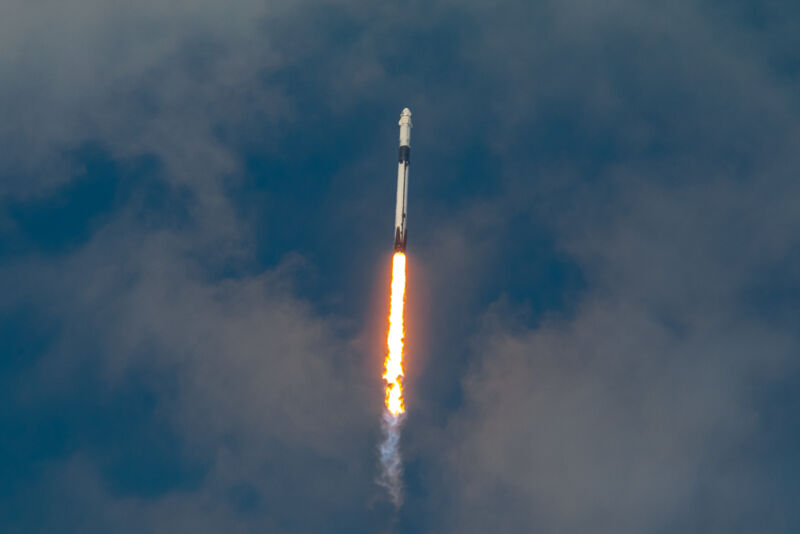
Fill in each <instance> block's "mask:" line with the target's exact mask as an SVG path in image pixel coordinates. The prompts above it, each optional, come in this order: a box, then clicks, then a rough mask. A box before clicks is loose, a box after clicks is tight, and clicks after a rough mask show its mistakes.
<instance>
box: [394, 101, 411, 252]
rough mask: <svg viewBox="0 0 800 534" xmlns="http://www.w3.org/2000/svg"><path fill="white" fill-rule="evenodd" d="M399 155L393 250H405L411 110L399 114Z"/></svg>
mask: <svg viewBox="0 0 800 534" xmlns="http://www.w3.org/2000/svg"><path fill="white" fill-rule="evenodd" d="M398 125H399V126H400V157H399V158H398V163H397V200H396V203H395V210H394V251H395V252H405V251H406V239H407V237H408V235H407V233H406V206H407V204H408V164H409V160H410V157H411V126H412V124H411V110H410V109H408V108H405V109H403V113H401V114H400V122H398Z"/></svg>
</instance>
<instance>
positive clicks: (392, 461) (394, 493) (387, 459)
mask: <svg viewBox="0 0 800 534" xmlns="http://www.w3.org/2000/svg"><path fill="white" fill-rule="evenodd" d="M404 419H405V416H404V414H402V413H401V414H398V415H392V414H391V413H390V412H389V411H388V410H385V411H384V412H383V419H382V424H381V427H382V429H383V441H382V442H381V444H380V447H379V452H380V460H381V474H380V477H379V478H378V484H379V485H381V486H382V487H384V488H386V491H387V492H388V493H389V497H390V498H391V500H392V504H394V507H395V508H396V509H398V508H400V506H401V505H402V504H403V481H402V473H403V459H402V457H401V456H400V447H399V445H400V429H401V427H402V425H403V420H404Z"/></svg>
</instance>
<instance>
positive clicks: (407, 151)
mask: <svg viewBox="0 0 800 534" xmlns="http://www.w3.org/2000/svg"><path fill="white" fill-rule="evenodd" d="M410 156H411V147H410V146H401V147H400V163H408V160H409V157H410Z"/></svg>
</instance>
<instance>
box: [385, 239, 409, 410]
mask: <svg viewBox="0 0 800 534" xmlns="http://www.w3.org/2000/svg"><path fill="white" fill-rule="evenodd" d="M405 293H406V255H405V254H403V253H402V252H397V253H395V255H394V258H393V259H392V300H391V303H390V305H389V336H388V339H387V345H388V347H389V353H388V354H387V355H386V361H385V362H384V373H383V379H384V380H385V381H386V409H387V410H389V413H391V414H392V415H394V416H398V415H400V414H402V413H404V412H405V411H406V408H405V405H404V403H403V337H404V332H403V306H404V304H405Z"/></svg>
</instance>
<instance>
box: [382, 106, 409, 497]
mask: <svg viewBox="0 0 800 534" xmlns="http://www.w3.org/2000/svg"><path fill="white" fill-rule="evenodd" d="M398 125H399V126H400V157H399V161H398V165H397V199H396V205H395V216H394V257H393V258H392V285H391V300H390V302H389V332H388V335H387V339H386V346H387V349H388V351H387V354H386V358H385V360H384V372H383V380H384V382H385V384H386V386H385V400H384V402H385V410H384V414H383V421H382V422H383V425H382V426H383V433H384V439H383V443H381V445H380V461H381V466H382V471H381V476H380V478H379V479H378V483H380V484H381V485H382V486H384V487H385V488H386V489H387V490H388V492H389V496H390V497H391V499H392V502H393V503H394V505H395V507H397V508H399V507H400V505H401V504H402V501H403V491H402V459H401V456H400V449H399V445H400V428H401V426H402V422H403V418H404V415H405V411H406V408H405V401H404V398H403V375H404V371H403V349H404V341H405V326H404V315H405V299H406V241H407V237H408V235H407V233H406V205H407V203H408V162H409V156H410V155H411V110H410V109H408V108H405V109H403V112H402V113H401V115H400V122H399V123H398Z"/></svg>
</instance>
